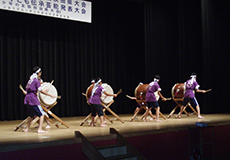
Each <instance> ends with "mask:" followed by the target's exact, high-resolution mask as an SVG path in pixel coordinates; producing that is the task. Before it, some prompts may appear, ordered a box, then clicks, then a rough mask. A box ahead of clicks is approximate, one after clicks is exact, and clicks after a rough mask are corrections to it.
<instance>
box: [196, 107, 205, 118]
mask: <svg viewBox="0 0 230 160" xmlns="http://www.w3.org/2000/svg"><path fill="white" fill-rule="evenodd" d="M196 110H197V114H198V118H199V119H204V117H202V116H201V115H200V106H199V105H197V106H196Z"/></svg>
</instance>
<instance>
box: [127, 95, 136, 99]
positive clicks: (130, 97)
mask: <svg viewBox="0 0 230 160" xmlns="http://www.w3.org/2000/svg"><path fill="white" fill-rule="evenodd" d="M126 97H128V98H130V99H136V97H131V96H129V95H126Z"/></svg>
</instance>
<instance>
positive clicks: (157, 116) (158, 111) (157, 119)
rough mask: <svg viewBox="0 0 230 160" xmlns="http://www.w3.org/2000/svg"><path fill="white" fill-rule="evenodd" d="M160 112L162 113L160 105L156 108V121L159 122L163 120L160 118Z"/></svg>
mask: <svg viewBox="0 0 230 160" xmlns="http://www.w3.org/2000/svg"><path fill="white" fill-rule="evenodd" d="M159 113H160V107H157V108H156V121H157V122H161V120H159Z"/></svg>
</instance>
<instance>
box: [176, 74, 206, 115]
mask: <svg viewBox="0 0 230 160" xmlns="http://www.w3.org/2000/svg"><path fill="white" fill-rule="evenodd" d="M190 78H191V79H189V80H187V81H186V82H185V88H186V90H185V93H184V100H183V105H182V107H181V110H180V113H179V114H178V118H181V114H182V112H183V109H184V106H186V105H187V104H188V102H190V104H191V105H192V106H193V107H196V110H197V114H198V118H199V119H203V118H204V117H202V116H201V115H200V106H199V104H198V102H197V100H196V97H195V92H199V93H206V92H207V91H205V90H200V89H199V87H200V85H199V84H198V83H197V81H196V73H192V74H191V76H190Z"/></svg>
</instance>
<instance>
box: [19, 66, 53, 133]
mask: <svg viewBox="0 0 230 160" xmlns="http://www.w3.org/2000/svg"><path fill="white" fill-rule="evenodd" d="M37 68H39V67H35V68H34V70H36V69H37ZM37 79H38V80H39V82H40V84H42V83H43V80H42V78H41V74H38V75H37ZM19 88H20V89H21V90H22V93H23V94H24V95H26V94H27V92H26V91H25V90H24V88H23V87H22V86H21V85H20V86H19ZM45 92H48V90H45ZM45 116H46V117H47V118H49V115H48V114H47V113H45ZM45 122H46V124H47V126H46V127H45V128H46V129H49V128H51V126H50V123H49V121H48V120H47V119H45ZM38 127H39V122H38V126H36V127H35V128H38Z"/></svg>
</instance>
